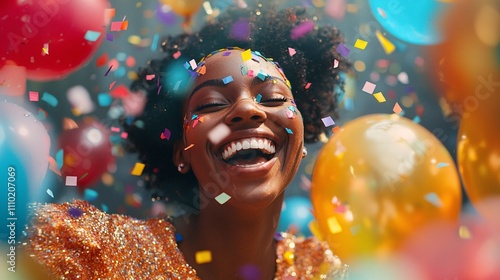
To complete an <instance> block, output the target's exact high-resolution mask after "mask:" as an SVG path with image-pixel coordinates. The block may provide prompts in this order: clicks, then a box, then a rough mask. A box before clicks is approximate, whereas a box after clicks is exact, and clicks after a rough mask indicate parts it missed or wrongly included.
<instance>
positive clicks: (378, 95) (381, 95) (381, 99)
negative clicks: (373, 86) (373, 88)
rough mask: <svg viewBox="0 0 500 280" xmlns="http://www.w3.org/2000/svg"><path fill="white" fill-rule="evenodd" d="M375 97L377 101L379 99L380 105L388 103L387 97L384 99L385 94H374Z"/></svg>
mask: <svg viewBox="0 0 500 280" xmlns="http://www.w3.org/2000/svg"><path fill="white" fill-rule="evenodd" d="M373 97H375V99H377V101H378V102H379V103H383V102H385V101H386V100H385V97H384V94H383V93H382V92H377V93H374V94H373Z"/></svg>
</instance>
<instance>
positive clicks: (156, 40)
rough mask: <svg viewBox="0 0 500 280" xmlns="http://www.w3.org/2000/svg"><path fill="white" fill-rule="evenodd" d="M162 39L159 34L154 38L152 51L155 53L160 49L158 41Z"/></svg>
mask: <svg viewBox="0 0 500 280" xmlns="http://www.w3.org/2000/svg"><path fill="white" fill-rule="evenodd" d="M159 39H160V35H159V34H158V33H156V34H155V36H154V37H153V42H151V50H152V51H153V52H155V51H156V50H157V49H158V40H159Z"/></svg>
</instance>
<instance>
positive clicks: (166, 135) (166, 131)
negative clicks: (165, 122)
mask: <svg viewBox="0 0 500 280" xmlns="http://www.w3.org/2000/svg"><path fill="white" fill-rule="evenodd" d="M161 134H162V136H163V138H162V139H167V140H170V136H171V135H172V132H170V130H169V129H168V128H165V129H164V130H163V132H162V133H161Z"/></svg>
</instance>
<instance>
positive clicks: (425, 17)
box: [369, 0, 452, 45]
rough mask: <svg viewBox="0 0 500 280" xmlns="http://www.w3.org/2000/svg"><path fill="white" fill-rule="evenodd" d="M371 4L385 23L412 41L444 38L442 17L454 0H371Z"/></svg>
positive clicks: (433, 41) (423, 42)
mask: <svg viewBox="0 0 500 280" xmlns="http://www.w3.org/2000/svg"><path fill="white" fill-rule="evenodd" d="M369 3H370V8H371V11H372V13H373V15H374V16H375V18H376V19H377V21H378V22H379V23H380V24H381V25H382V27H383V28H384V29H385V30H387V32H389V33H390V34H392V35H393V36H394V37H396V38H398V39H400V40H402V41H404V42H407V43H411V44H416V45H433V44H437V43H439V42H441V40H442V38H441V34H440V32H439V25H438V20H439V17H440V15H441V14H442V13H443V11H445V10H446V9H447V8H449V5H452V4H450V3H445V2H444V1H437V0H419V1H416V0H370V1H369Z"/></svg>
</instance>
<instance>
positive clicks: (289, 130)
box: [285, 127, 293, 134]
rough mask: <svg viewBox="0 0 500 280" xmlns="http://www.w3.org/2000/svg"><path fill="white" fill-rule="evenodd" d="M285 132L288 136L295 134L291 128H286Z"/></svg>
mask: <svg viewBox="0 0 500 280" xmlns="http://www.w3.org/2000/svg"><path fill="white" fill-rule="evenodd" d="M285 130H286V132H287V133H288V134H293V131H292V130H291V129H290V128H287V127H286V128H285Z"/></svg>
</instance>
